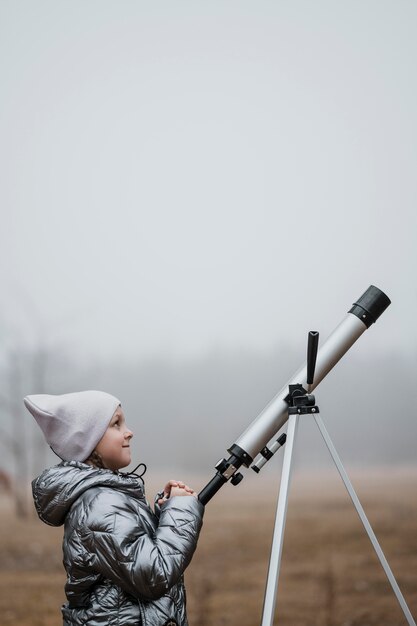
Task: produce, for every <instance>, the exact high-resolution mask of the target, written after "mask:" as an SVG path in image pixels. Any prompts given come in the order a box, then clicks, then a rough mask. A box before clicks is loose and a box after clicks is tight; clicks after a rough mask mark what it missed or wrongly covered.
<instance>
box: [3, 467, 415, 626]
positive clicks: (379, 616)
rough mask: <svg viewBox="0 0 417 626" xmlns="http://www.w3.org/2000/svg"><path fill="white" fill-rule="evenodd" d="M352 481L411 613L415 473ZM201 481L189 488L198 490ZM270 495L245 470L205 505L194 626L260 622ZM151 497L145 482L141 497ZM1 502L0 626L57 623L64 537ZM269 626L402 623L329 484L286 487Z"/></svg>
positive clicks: (340, 492) (338, 490) (349, 511)
mask: <svg viewBox="0 0 417 626" xmlns="http://www.w3.org/2000/svg"><path fill="white" fill-rule="evenodd" d="M210 477H211V475H209V476H208V477H205V478H210ZM350 477H351V479H352V482H353V483H354V486H355V489H356V490H357V493H358V495H359V498H360V500H361V503H362V505H363V506H364V508H365V511H366V514H367V516H368V518H369V521H370V522H371V524H372V527H373V529H374V531H375V533H376V536H377V538H378V540H379V542H380V544H381V546H382V548H383V550H384V552H385V555H386V557H387V559H388V562H389V564H390V566H391V568H392V570H393V572H394V574H395V576H396V578H397V582H398V583H399V585H400V588H401V590H402V592H403V594H404V596H405V598H406V600H407V602H408V605H409V607H410V610H411V612H412V613H413V615H414V616H417V471H416V470H408V471H405V470H403V471H398V470H396V471H395V472H393V471H390V472H387V471H385V472H373V473H371V474H369V473H367V474H366V475H364V473H361V474H359V473H357V474H355V473H350ZM187 480H189V477H187ZM205 482H206V480H205V479H202V480H200V479H196V480H195V481H194V482H192V481H191V480H190V483H191V484H193V486H196V487H202V486H203V485H204V484H205ZM156 486H158V487H159V482H158V484H157V485H156ZM277 488H278V484H277V483H274V482H273V481H271V479H270V478H268V477H266V476H265V477H262V479H261V478H260V477H256V476H250V475H249V472H246V476H245V480H244V481H243V482H242V483H241V485H239V487H237V488H234V487H232V486H231V485H226V486H225V487H224V488H223V489H222V490H221V491H220V492H219V493H218V494H217V496H216V497H215V498H214V499H213V500H212V501H211V502H210V503H209V504H208V506H207V507H206V514H205V522H204V526H203V531H202V534H201V539H200V543H199V547H198V550H197V552H196V555H195V557H194V559H193V562H192V564H191V566H190V568H189V569H188V570H187V573H186V584H187V593H188V615H189V620H190V625H191V626H214V625H215V626H237V625H239V626H256V625H257V624H259V623H260V617H261V613H262V603H263V595H264V588H265V580H266V573H267V567H268V557H269V551H270V547H271V538H272V531H273V523H274V517H275V508H276V497H277ZM153 493H154V490H153V488H152V486H151V484H149V485H148V492H147V494H148V498H149V499H151V496H152V495H153ZM1 503H2V507H1V512H0V616H1V617H0V622H1V624H2V625H3V626H57V625H59V624H61V623H62V622H61V615H60V610H59V607H60V605H61V603H62V602H63V601H64V594H63V586H64V582H65V575H64V570H63V567H62V564H61V546H60V544H61V536H62V529H60V528H51V527H48V526H46V525H44V524H43V523H41V522H40V521H39V520H38V519H37V518H35V517H33V518H31V519H30V520H27V521H22V520H16V518H15V517H14V515H13V512H12V510H11V506H10V503H9V502H8V501H7V500H5V499H3V500H2V501H1ZM275 623H276V624H279V625H281V626H333V625H334V626H336V625H338V626H356V625H357V626H359V625H360V626H371V625H377V624H378V625H379V626H397V625H400V624H406V621H405V619H404V617H403V614H402V612H401V609H400V608H399V605H398V603H397V600H396V598H395V596H394V594H393V592H392V590H391V587H390V585H389V583H388V582H387V579H386V577H385V574H384V572H383V570H382V568H381V566H380V564H379V562H378V560H377V557H376V555H375V553H374V551H373V548H372V547H371V544H370V542H369V540H368V537H367V535H366V534H365V531H364V530H363V528H362V525H361V523H360V521H359V519H358V517H357V514H356V511H355V510H354V508H353V506H352V504H351V502H350V500H349V498H348V496H347V494H346V492H345V489H344V487H343V484H342V483H341V481H340V479H339V478H338V476H335V475H333V474H331V476H329V475H320V474H310V475H309V476H306V475H304V476H303V475H301V474H296V475H295V476H294V478H293V483H292V487H291V497H290V502H289V509H288V517H287V529H286V534H285V545H284V551H283V561H282V569H281V576H280V582H279V591H278V599H277V610H276V618H275ZM121 626H122V625H121Z"/></svg>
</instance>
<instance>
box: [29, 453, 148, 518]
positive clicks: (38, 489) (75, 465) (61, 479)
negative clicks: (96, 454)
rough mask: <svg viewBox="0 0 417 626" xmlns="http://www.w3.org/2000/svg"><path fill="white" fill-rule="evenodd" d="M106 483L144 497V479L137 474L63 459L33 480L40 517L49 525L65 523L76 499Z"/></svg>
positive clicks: (133, 495) (36, 505) (134, 495)
mask: <svg viewBox="0 0 417 626" xmlns="http://www.w3.org/2000/svg"><path fill="white" fill-rule="evenodd" d="M100 486H106V487H110V488H113V489H116V490H118V491H122V492H124V493H126V494H127V495H130V496H131V497H133V498H137V499H141V498H143V497H144V486H143V481H142V479H141V478H139V477H138V476H136V475H131V476H129V474H125V473H123V474H117V473H115V472H113V471H112V470H103V469H98V468H95V467H93V466H91V465H88V464H87V463H81V462H80V461H63V462H62V463H59V464H58V465H55V466H54V467H51V468H48V469H46V470H45V471H44V472H42V474H41V475H40V476H38V478H35V479H34V480H33V481H32V492H33V500H34V503H35V508H36V511H37V513H38V515H39V518H40V519H41V520H42V521H43V522H45V524H49V526H62V524H63V523H64V522H65V518H66V516H67V513H68V511H69V510H70V508H71V506H72V505H73V504H74V502H75V501H76V500H77V499H78V498H79V497H80V496H81V495H82V494H83V493H84V492H85V491H87V490H88V489H91V488H92V487H100Z"/></svg>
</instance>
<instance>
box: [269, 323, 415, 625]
mask: <svg viewBox="0 0 417 626" xmlns="http://www.w3.org/2000/svg"><path fill="white" fill-rule="evenodd" d="M313 344H315V345H313ZM317 344H318V333H312V332H310V334H309V347H308V355H309V357H308V359H309V361H310V362H309V363H308V370H309V374H308V376H307V382H308V385H309V386H310V385H311V384H312V383H313V377H314V366H315V358H316V354H317ZM287 402H288V403H289V409H288V415H289V421H288V429H287V439H286V443H285V452H284V463H283V468H282V476H281V485H280V490H279V498H278V505H277V511H276V517H275V527H274V534H273V541H272V548H271V556H270V561H269V568H268V578H267V583H266V589H265V599H264V606H263V612H262V622H261V626H272V624H273V621H274V611H275V604H276V594H277V588H278V578H279V570H280V565H281V554H282V547H283V542H284V532H285V521H286V515H287V506H288V495H289V488H290V481H291V466H292V458H293V452H294V448H295V443H296V437H297V429H298V421H299V417H300V415H313V416H314V419H315V422H316V424H317V426H318V428H319V431H320V433H321V435H322V437H323V439H324V441H325V443H326V446H327V448H328V450H329V452H330V454H331V457H332V459H333V461H334V463H335V465H336V467H337V469H338V471H339V474H340V476H341V478H342V480H343V482H344V484H345V487H346V489H347V491H348V493H349V496H350V498H351V500H352V502H353V505H354V507H355V509H356V512H357V513H358V515H359V518H360V520H361V522H362V524H363V526H364V528H365V530H366V532H367V534H368V537H369V539H370V541H371V543H372V545H373V547H374V549H375V552H376V554H377V557H378V559H379V561H380V563H381V565H382V567H383V569H384V572H385V574H386V576H387V578H388V580H389V582H390V584H391V587H392V589H393V591H394V593H395V595H396V598H397V600H398V602H399V604H400V606H401V609H402V611H403V613H404V616H405V618H406V620H407V622H408V624H409V625H410V626H416V622H415V621H414V619H413V616H412V615H411V612H410V609H409V608H408V606H407V603H406V601H405V599H404V596H403V595H402V593H401V591H400V588H399V586H398V584H397V581H396V580H395V577H394V574H393V573H392V571H391V568H390V566H389V565H388V561H387V559H386V558H385V555H384V553H383V551H382V548H381V546H380V545H379V543H378V540H377V538H376V536H375V533H374V532H373V530H372V527H371V525H370V523H369V521H368V519H367V517H366V515H365V511H364V510H363V508H362V505H361V503H360V502H359V499H358V496H357V495H356V492H355V490H354V488H353V485H352V483H351V482H350V480H349V477H348V475H347V473H346V471H345V469H344V467H343V465H342V462H341V460H340V457H339V455H338V453H337V451H336V448H335V447H334V445H333V442H332V440H331V438H330V435H329V433H328V432H327V429H326V427H325V425H324V423H323V420H322V419H321V417H320V412H319V408H318V406H316V404H315V398H314V396H313V395H312V394H308V393H306V390H305V389H304V388H303V387H302V386H301V385H290V386H289V395H288V396H287Z"/></svg>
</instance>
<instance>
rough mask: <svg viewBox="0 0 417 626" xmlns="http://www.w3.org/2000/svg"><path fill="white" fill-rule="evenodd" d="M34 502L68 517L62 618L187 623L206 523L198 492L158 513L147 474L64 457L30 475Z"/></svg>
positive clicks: (150, 625) (114, 624)
mask: <svg viewBox="0 0 417 626" xmlns="http://www.w3.org/2000/svg"><path fill="white" fill-rule="evenodd" d="M32 489H33V497H34V502H35V506H36V510H37V512H38V515H39V517H40V519H41V520H43V521H44V522H45V523H46V524H50V525H52V526H60V525H62V524H64V540H63V554H64V558H63V563H64V567H65V569H66V572H67V583H66V586H65V592H66V596H67V602H66V604H64V605H63V606H62V614H63V619H64V626H85V625H88V626H103V625H106V626H138V625H142V626H166V625H168V624H169V625H170V626H175V625H176V624H177V625H178V626H187V624H188V622H187V617H186V607H185V604H186V602H185V589H184V582H183V573H184V570H185V569H186V567H187V566H188V564H189V563H190V561H191V558H192V556H193V553H194V551H195V548H196V545H197V540H198V536H199V533H200V529H201V526H202V518H203V513H204V506H203V505H202V504H201V502H199V500H197V498H195V497H193V496H175V497H172V498H170V499H169V500H168V501H167V502H166V503H165V504H163V506H162V507H161V509H159V507H157V513H158V514H156V513H154V512H153V511H152V509H151V508H150V506H149V504H148V503H147V501H146V498H145V494H144V485H143V481H142V479H141V478H138V477H137V476H135V475H133V476H130V475H127V474H122V473H118V472H112V471H111V470H104V469H98V468H94V467H92V466H90V465H87V464H85V463H81V462H78V461H65V462H62V463H60V464H59V465H56V466H54V467H52V468H50V469H47V470H45V471H44V472H43V473H42V474H41V475H40V476H39V477H38V478H36V479H35V480H34V481H33V483H32Z"/></svg>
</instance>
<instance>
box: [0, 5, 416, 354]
mask: <svg viewBox="0 0 417 626" xmlns="http://www.w3.org/2000/svg"><path fill="white" fill-rule="evenodd" d="M416 24H417V4H416V3H415V2H412V1H405V0H400V1H398V2H384V1H380V0H375V1H366V2H363V1H359V0H356V1H352V0H350V1H349V2H333V1H330V0H329V1H324V0H318V1H317V2H310V1H307V0H306V1H293V0H286V1H281V2H277V1H266V0H257V1H256V2H255V1H252V2H248V1H243V0H239V1H237V0H236V1H233V0H230V1H215V0H210V1H206V2H192V1H191V0H190V1H188V2H185V1H182V0H176V1H175V2H172V1H160V2H142V1H138V0H137V1H131V0H124V1H119V2H115V1H108V0H88V1H87V2H86V1H84V0H75V1H74V0H72V1H63V0H51V1H45V0H38V1H37V2H32V1H22V0H10V1H6V0H1V2H0V85H1V98H0V133H1V142H0V166H1V173H2V177H1V178H2V183H1V186H0V206H1V214H2V227H1V229H0V242H1V263H0V289H1V293H2V306H1V335H2V336H1V339H2V341H3V345H4V346H6V345H9V344H10V345H11V344H13V343H14V342H16V341H17V340H19V341H21V342H26V341H31V342H33V341H34V338H36V340H39V338H40V340H41V341H44V342H45V343H48V345H51V346H61V347H65V346H66V347H68V348H71V349H73V350H77V351H79V352H80V353H81V354H85V355H89V356H96V357H98V358H100V357H103V356H106V357H108V356H111V355H128V356H139V357H140V356H149V355H167V356H169V357H170V358H172V357H174V358H177V357H183V356H191V357H193V356H201V355H202V354H205V353H208V352H210V351H212V350H230V349H232V350H234V349H241V348H250V349H254V350H260V351H265V350H268V349H269V348H270V347H271V346H277V345H279V344H280V343H282V342H285V343H286V344H287V345H293V344H294V345H295V344H297V343H298V344H300V343H301V342H304V341H305V336H306V332H307V331H308V330H309V329H311V328H314V329H316V330H319V331H320V332H321V333H322V335H323V336H324V337H325V336H327V335H328V334H329V333H330V332H331V331H332V330H333V328H334V327H335V326H336V324H337V323H338V322H339V321H340V320H341V319H342V317H343V316H344V314H345V313H346V311H347V310H348V309H349V308H350V306H351V303H352V302H353V301H354V300H355V299H356V298H357V297H359V295H360V294H361V293H362V292H363V291H364V290H365V289H366V288H367V287H368V286H369V285H370V284H375V285H376V286H378V287H380V288H381V289H382V290H383V291H385V292H386V293H387V294H388V295H389V297H390V298H391V299H392V302H393V304H392V306H391V307H390V308H389V309H388V310H387V312H386V313H385V314H384V316H383V317H382V318H381V320H380V321H379V322H378V324H377V325H376V326H375V328H373V329H372V333H369V336H368V333H367V338H366V340H367V345H366V346H365V347H363V350H364V351H368V350H369V351H378V350H380V351H385V350H388V351H390V352H392V351H396V352H400V353H402V354H407V355H409V356H410V355H412V354H414V355H415V354H416V346H417V333H416V323H415V320H416V314H417V285H416V265H417V264H416V256H417V254H416V243H417V210H416V209H417V202H416V200H417V176H416V172H417V169H416V166H417V115H416V111H417V73H416V61H417V36H416ZM361 341H362V340H361ZM414 362H415V361H414Z"/></svg>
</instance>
